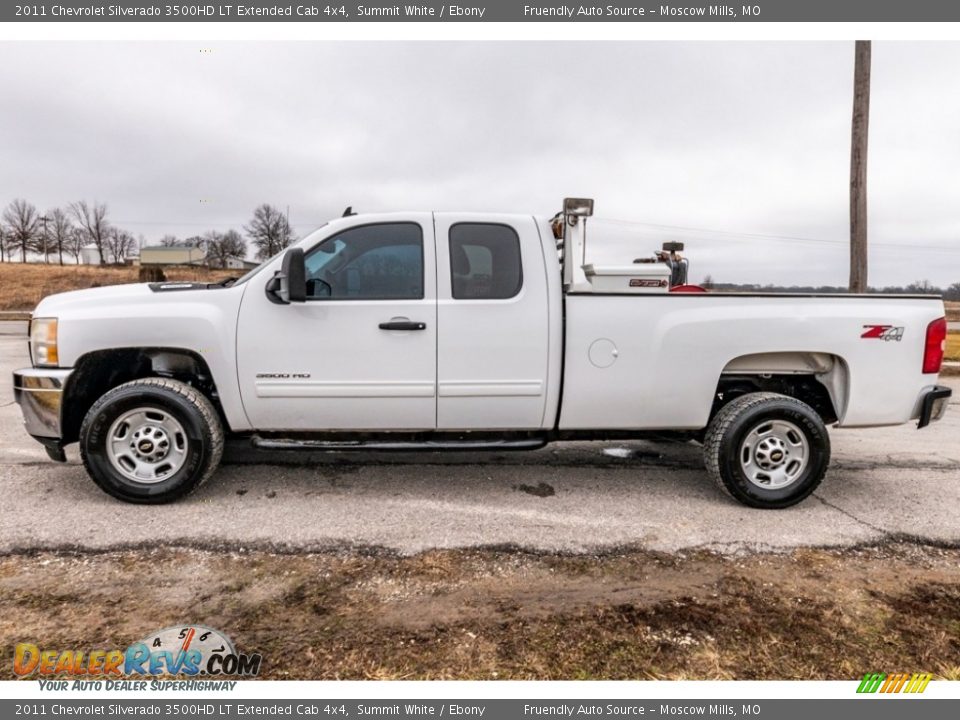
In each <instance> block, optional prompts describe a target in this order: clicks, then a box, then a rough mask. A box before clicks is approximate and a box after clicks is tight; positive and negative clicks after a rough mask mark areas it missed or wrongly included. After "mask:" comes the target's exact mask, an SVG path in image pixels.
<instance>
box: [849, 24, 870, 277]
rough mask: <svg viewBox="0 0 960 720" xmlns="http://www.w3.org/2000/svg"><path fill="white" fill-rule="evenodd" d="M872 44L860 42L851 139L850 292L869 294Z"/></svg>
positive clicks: (857, 45)
mask: <svg viewBox="0 0 960 720" xmlns="http://www.w3.org/2000/svg"><path fill="white" fill-rule="evenodd" d="M870 50H871V48H870V41H869V40H857V42H856V46H855V50H854V57H855V59H854V67H853V123H852V131H851V138H850V292H852V293H862V292H866V291H867V134H868V129H869V125H870Z"/></svg>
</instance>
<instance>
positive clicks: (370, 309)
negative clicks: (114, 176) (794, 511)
mask: <svg viewBox="0 0 960 720" xmlns="http://www.w3.org/2000/svg"><path fill="white" fill-rule="evenodd" d="M592 213H593V201H591V200H579V199H575V198H570V199H567V200H566V201H565V203H564V207H563V210H562V211H561V212H560V213H558V214H557V215H556V216H555V217H554V218H553V219H547V218H542V219H540V218H536V217H531V216H522V215H486V214H484V215H480V214H452V213H429V212H425V213H398V214H385V215H354V214H346V215H345V216H344V217H342V218H339V219H337V220H335V221H333V222H330V223H329V224H327V225H324V226H323V227H321V228H319V229H318V230H316V231H314V232H313V233H311V234H310V235H308V236H307V237H305V238H303V239H302V240H300V241H299V242H297V243H296V244H295V246H292V247H290V248H289V249H287V250H286V251H285V252H284V253H282V254H281V255H279V256H277V257H274V258H272V259H270V260H268V261H266V262H265V263H263V264H262V265H261V266H260V267H258V268H257V269H255V270H253V271H251V272H250V273H249V274H247V275H246V276H244V277H242V278H240V279H239V280H236V281H227V282H224V283H221V284H212V285H208V284H190V283H154V284H139V285H123V286H116V287H103V288H96V289H90V290H81V291H77V292H70V293H64V294H61V295H54V296H52V297H48V298H46V299H44V300H43V301H42V302H41V303H40V305H39V306H38V307H37V309H36V311H35V312H34V316H33V319H32V322H31V329H30V350H31V361H32V364H33V367H31V368H28V369H24V370H19V371H17V372H16V373H14V387H15V393H16V397H17V400H18V402H19V403H20V405H21V407H22V410H23V414H24V417H25V424H26V429H27V432H29V433H30V434H31V435H32V436H34V437H35V438H36V439H37V440H39V441H40V442H41V443H43V444H44V445H45V446H46V448H47V451H48V454H49V455H50V457H51V458H53V459H54V460H59V461H63V460H64V459H65V456H64V452H63V446H64V445H67V444H69V443H73V442H77V441H79V443H80V452H81V455H82V458H83V462H84V465H85V466H86V468H87V471H88V472H89V474H90V475H91V477H92V478H93V479H94V481H95V482H96V483H97V484H98V485H99V486H100V487H101V488H102V489H103V490H105V491H106V492H108V493H110V494H111V495H113V496H115V497H117V498H120V499H122V500H126V501H130V502H138V503H160V502H167V501H171V500H175V499H177V498H179V497H182V496H183V495H185V494H187V493H188V492H190V491H191V490H193V489H195V488H196V487H198V486H199V485H200V484H201V483H203V482H204V481H205V480H206V479H207V478H209V477H210V476H211V474H212V473H213V472H214V470H215V469H216V467H217V465H218V463H219V461H220V457H221V454H222V451H223V446H224V438H225V436H226V435H227V434H229V435H230V436H234V437H247V438H249V440H250V441H251V442H252V443H253V445H254V446H257V447H260V448H266V449H310V450H336V451H341V450H349V449H358V450H401V449H415V450H465V449H496V450H503V449H532V448H538V447H541V446H543V445H544V444H545V443H548V442H550V441H555V440H584V439H588V440H608V439H628V438H643V437H649V436H651V435H654V434H660V435H662V434H663V433H664V431H670V432H673V433H674V434H675V435H677V436H680V437H687V438H689V439H691V440H699V441H700V442H702V443H703V450H704V455H705V463H706V467H707V470H708V472H709V474H710V475H711V476H712V477H713V478H714V479H715V480H716V481H717V483H718V484H719V486H720V487H721V488H722V489H724V490H726V491H727V492H728V493H729V494H730V495H732V496H733V497H734V498H736V499H737V500H739V501H740V502H742V503H745V504H747V505H750V506H752V507H758V508H783V507H787V506H790V505H793V504H794V503H797V502H799V501H801V500H802V499H804V498H805V497H807V496H808V495H809V494H810V493H811V492H813V490H814V489H815V488H816V487H817V485H818V484H819V483H820V481H821V479H822V478H823V476H824V474H825V472H826V470H827V466H828V464H829V461H830V440H829V436H828V434H827V430H826V427H825V426H826V425H834V426H837V427H865V426H871V425H894V424H898V423H905V422H908V421H910V420H918V426H919V427H923V426H925V425H927V424H928V423H929V422H930V421H932V420H937V419H939V418H940V417H941V416H942V415H943V413H944V412H945V410H946V406H947V398H948V397H949V396H950V390H949V389H948V388H946V387H942V386H938V385H937V376H938V373H939V370H940V364H941V360H942V357H943V352H944V341H945V335H946V322H945V320H944V307H943V303H942V302H941V300H940V299H939V298H936V297H931V296H920V297H915V296H903V295H900V296H887V297H881V296H876V295H870V296H865V295H795V294H768V293H712V292H702V291H699V290H700V289H699V288H696V287H695V286H689V285H686V284H684V283H685V269H686V265H685V263H686V260H684V259H682V258H681V257H680V255H679V253H678V250H679V249H681V248H679V247H678V246H677V245H672V246H667V247H665V250H664V251H662V252H658V253H657V254H655V255H654V256H652V257H649V258H641V259H639V260H636V261H633V262H630V263H627V264H624V265H619V266H597V265H592V264H587V263H586V225H587V220H588V217H589V216H591V215H592Z"/></svg>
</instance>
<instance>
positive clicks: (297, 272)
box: [266, 248, 307, 305]
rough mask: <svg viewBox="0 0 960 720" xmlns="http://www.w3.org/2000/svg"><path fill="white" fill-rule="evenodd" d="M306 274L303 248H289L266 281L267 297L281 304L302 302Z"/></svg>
mask: <svg viewBox="0 0 960 720" xmlns="http://www.w3.org/2000/svg"><path fill="white" fill-rule="evenodd" d="M306 276H307V271H306V266H305V265H304V262H303V248H290V249H289V250H287V251H286V252H285V253H284V254H283V261H282V264H281V266H280V269H279V270H278V271H277V272H275V273H274V274H273V277H272V278H270V281H269V282H268V283H267V287H266V291H267V298H268V299H269V300H270V301H271V302H275V303H278V304H281V305H288V304H290V303H292V302H304V301H305V300H306V299H307V280H306Z"/></svg>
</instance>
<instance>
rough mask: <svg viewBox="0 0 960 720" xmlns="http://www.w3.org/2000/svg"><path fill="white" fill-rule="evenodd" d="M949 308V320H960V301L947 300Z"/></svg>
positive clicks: (946, 303)
mask: <svg viewBox="0 0 960 720" xmlns="http://www.w3.org/2000/svg"><path fill="white" fill-rule="evenodd" d="M943 304H944V305H945V306H946V308H947V320H948V321H949V322H960V302H945V303H943Z"/></svg>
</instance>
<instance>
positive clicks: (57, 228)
mask: <svg viewBox="0 0 960 720" xmlns="http://www.w3.org/2000/svg"><path fill="white" fill-rule="evenodd" d="M47 215H48V216H49V217H50V250H51V251H52V250H53V248H54V247H56V249H57V256H58V257H59V259H60V264H61V265H63V249H64V248H65V247H66V246H67V244H68V243H69V241H70V234H71V233H72V232H73V231H74V229H75V228H74V226H73V223H72V222H71V221H70V215H69V214H68V213H67V211H66V210H64V209H63V208H54V209H53V210H51V211H50V212H48V213H47Z"/></svg>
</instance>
